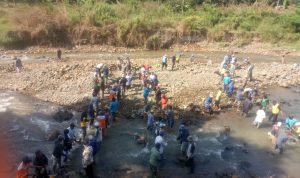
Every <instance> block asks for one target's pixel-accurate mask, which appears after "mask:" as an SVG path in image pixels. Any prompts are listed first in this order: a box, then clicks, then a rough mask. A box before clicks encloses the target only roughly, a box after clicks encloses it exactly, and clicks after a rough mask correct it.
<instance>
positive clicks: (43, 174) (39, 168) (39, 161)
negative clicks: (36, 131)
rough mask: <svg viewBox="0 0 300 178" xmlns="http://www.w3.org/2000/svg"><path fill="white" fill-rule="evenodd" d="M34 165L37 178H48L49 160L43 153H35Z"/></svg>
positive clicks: (38, 151)
mask: <svg viewBox="0 0 300 178" xmlns="http://www.w3.org/2000/svg"><path fill="white" fill-rule="evenodd" d="M33 165H34V167H35V174H36V177H37V178H48V172H47V166H48V158H47V157H46V156H45V154H44V153H43V152H42V151H40V150H37V151H36V152H35V158H34V160H33Z"/></svg>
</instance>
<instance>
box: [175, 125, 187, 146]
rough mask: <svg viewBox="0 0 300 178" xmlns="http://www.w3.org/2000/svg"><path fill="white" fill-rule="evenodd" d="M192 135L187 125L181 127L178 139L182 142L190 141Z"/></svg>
mask: <svg viewBox="0 0 300 178" xmlns="http://www.w3.org/2000/svg"><path fill="white" fill-rule="evenodd" d="M189 135H190V133H189V130H188V129H187V128H185V127H183V128H181V129H179V135H178V137H177V140H180V143H182V142H188V140H187V138H188V136H189Z"/></svg>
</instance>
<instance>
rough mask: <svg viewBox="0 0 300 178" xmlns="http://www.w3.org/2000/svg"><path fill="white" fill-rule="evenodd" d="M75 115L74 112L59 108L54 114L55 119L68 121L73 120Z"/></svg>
mask: <svg viewBox="0 0 300 178" xmlns="http://www.w3.org/2000/svg"><path fill="white" fill-rule="evenodd" d="M72 117H73V113H72V112H71V111H68V110H59V111H58V112H57V113H55V114H54V116H53V119H54V120H56V121H58V122H63V121H68V120H71V119H72Z"/></svg>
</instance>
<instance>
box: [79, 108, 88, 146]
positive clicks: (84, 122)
mask: <svg viewBox="0 0 300 178" xmlns="http://www.w3.org/2000/svg"><path fill="white" fill-rule="evenodd" d="M87 122H88V120H87V111H83V112H82V113H81V117H80V127H81V130H82V140H84V139H85V136H86V126H87Z"/></svg>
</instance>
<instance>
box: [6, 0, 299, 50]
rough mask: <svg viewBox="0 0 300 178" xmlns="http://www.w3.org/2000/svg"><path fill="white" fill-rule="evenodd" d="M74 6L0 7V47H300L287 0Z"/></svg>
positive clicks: (146, 0) (88, 1)
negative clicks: (277, 4)
mask: <svg viewBox="0 0 300 178" xmlns="http://www.w3.org/2000/svg"><path fill="white" fill-rule="evenodd" d="M29 2H30V3H29ZM39 2H40V1H39ZM75 2H77V3H75ZM75 2H73V3H72V1H70V2H68V3H67V2H61V1H57V2H52V1H45V2H42V3H41V2H40V3H35V2H34V1H29V0H27V1H25V2H16V3H7V2H2V3H0V5H1V6H0V46H2V47H5V48H23V47H27V46H47V47H57V46H63V47H70V46H75V45H79V44H90V45H110V46H121V47H129V48H137V47H138V48H146V49H154V50H156V49H164V48H169V47H170V46H172V45H174V44H191V43H198V42H207V43H218V44H219V45H220V46H228V45H229V44H230V45H234V46H238V47H241V46H244V45H248V44H251V43H271V44H273V45H275V46H283V47H287V48H293V49H298V48H299V47H300V41H299V40H300V9H299V8H297V5H296V4H295V3H293V4H292V5H290V6H287V5H286V3H287V2H286V1H284V2H283V4H284V3H285V5H286V8H284V7H282V8H275V7H274V6H273V5H274V2H271V1H265V2H263V1H255V2H252V1H249V2H247V1H228V3H225V2H227V1H224V2H223V1H209V2H208V1H198V0H185V1H177V0H174V1H168V0H162V1H151V0H143V1H137V0H124V1H120V0H119V1H101V0H99V1H95V0H85V1H84V0H78V1H75ZM276 2H277V1H276ZM296 2H297V1H296ZM182 3H183V4H182Z"/></svg>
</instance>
